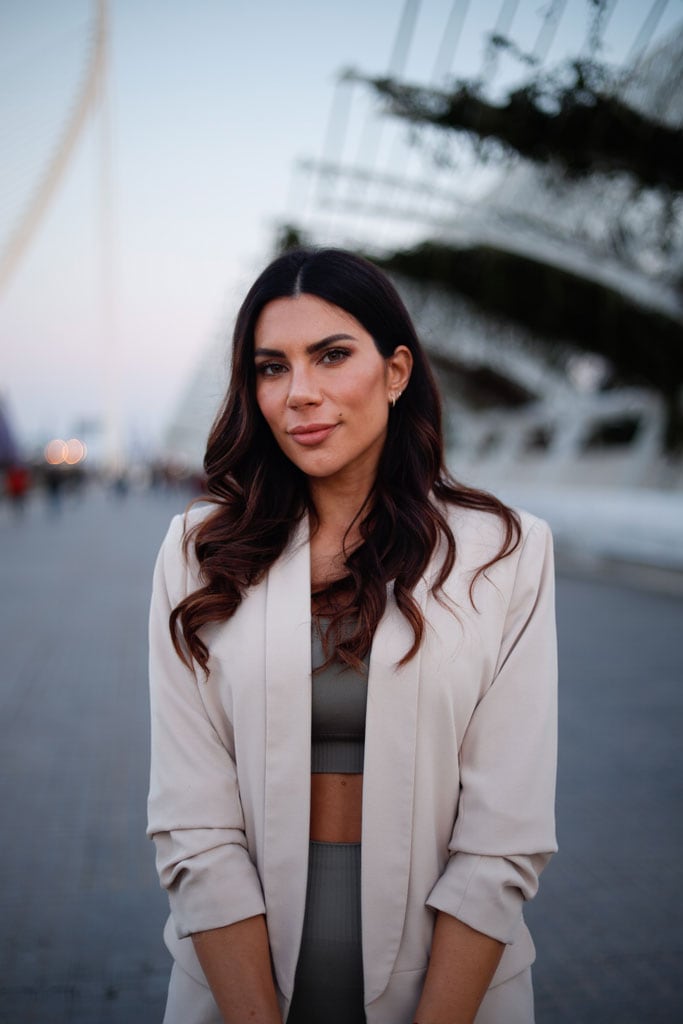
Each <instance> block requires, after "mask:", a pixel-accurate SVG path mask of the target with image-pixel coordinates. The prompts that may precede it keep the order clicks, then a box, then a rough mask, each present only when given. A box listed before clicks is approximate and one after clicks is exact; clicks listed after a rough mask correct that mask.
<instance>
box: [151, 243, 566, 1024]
mask: <svg viewBox="0 0 683 1024" xmlns="http://www.w3.org/2000/svg"><path fill="white" fill-rule="evenodd" d="M205 467H206V471H207V475H208V490H209V494H210V501H211V503H212V504H211V505H209V506H208V507H204V508H202V509H200V510H195V511H193V512H191V513H190V514H189V515H188V516H187V517H185V518H183V517H176V519H175V520H174V522H173V524H172V525H171V528H170V530H169V533H168V536H167V538H166V540H165V541H164V544H163V546H162V550H161V553H160V556H159V560H158V563H157V568H156V573H155V583H154V594H153V600H152V612H151V694H152V781H151V790H150V798H149V833H150V835H152V836H153V838H154V840H155V843H156V846H157V866H158V869H159V873H160V878H161V883H162V885H163V886H165V887H166V888H167V890H168V893H169V899H170V904H171V918H170V919H169V922H168V924H167V927H166V930H165V939H166V942H167V945H168V947H169V949H170V950H171V952H172V954H173V956H174V958H175V964H174V967H173V972H172V976H171V983H170V987H169V998H168V1004H167V1010H166V1017H165V1021H166V1024H195V1022H196V1024H209V1022H211V1024H213V1022H220V1021H225V1022H233V1021H234V1022H238V1024H243V1022H244V1021H247V1020H248V1021H255V1022H259V1024H271V1022H280V1021H283V1020H287V1021H288V1024H315V1022H318V1021H320V1022H321V1024H335V1022H337V1021H340V1022H341V1021H343V1022H344V1024H356V1022H359V1024H360V1022H363V1021H366V1020H367V1022H368V1024H411V1022H413V1021H418V1022H419V1024H441V1022H444V1024H445V1022H449V1024H453V1022H458V1024H460V1022H470V1021H474V1020H475V1019H476V1024H522V1022H523V1024H528V1022H530V1021H532V1020H533V997H532V991H531V980H530V970H529V968H530V964H531V962H532V960H533V958H534V949H533V943H532V942H531V939H530V936H529V933H528V931H527V929H526V926H525V924H524V922H523V919H522V903H523V901H524V900H525V899H529V898H531V897H532V896H533V895H534V893H535V892H536V888H537V884H538V875H539V873H540V871H541V869H542V868H543V866H544V865H545V863H546V861H547V860H548V858H549V856H550V854H551V853H552V852H553V851H554V850H555V836H554V823H553V800H554V776H555V675H556V663H555V637H554V618H553V576H552V556H551V547H550V538H549V532H548V530H547V527H546V526H545V524H544V523H542V522H540V521H539V520H536V519H534V518H533V517H531V516H529V515H527V514H526V513H519V514H518V513H515V512H513V511H512V510H510V509H508V508H507V507H505V506H504V505H503V504H502V503H501V502H499V501H498V500H497V499H495V498H494V497H492V496H491V495H488V494H485V493H483V492H480V491H476V490H473V489H470V488H467V487H464V486H462V485H460V484H458V483H457V482H455V481H454V480H453V479H452V478H451V477H449V475H448V474H447V472H446V470H445V468H444V465H443V445H442V436H441V424H440V404H439V398H438V394H437V390H436V387H435V384H434V381H433V378H432V375H431V372H430V369H429V367H428V365H427V362H426V360H425V356H424V354H423V352H422V349H421V347H420V344H419V342H418V340H417V337H416V335H415V331H414V328H413V326H412V323H411V321H410V318H409V316H408V314H407V312H406V310H405V308H404V306H403V304H402V302H401V300H400V298H399V297H398V295H397V294H396V292H395V290H394V288H393V286H392V285H391V284H390V282H389V281H388V280H387V279H386V278H385V277H384V275H383V274H382V273H380V271H378V270H377V269H376V268H375V267H374V266H372V265H371V264H370V263H368V262H366V261H365V260H362V259H359V258H357V257H355V256H353V255H351V254H349V253H345V252H342V251H340V250H320V251H315V250H297V251H294V252H290V253H287V254H286V255H284V256H281V257H279V258H278V259H276V260H275V261H274V262H273V263H272V264H271V265H270V266H269V267H268V268H267V269H266V270H265V271H264V272H263V273H262V274H261V276H260V277H259V278H258V280H257V281H256V282H255V284H254V285H253V287H252V288H251V290H250V292H249V294H248V295H247V297H246V299H245V301H244V304H243V306H242V308H241V310H240V313H239V315H238V318H237V323H236V328H235V336H234V348H233V360H232V372H231V382H230V386H229V390H228V394H227V397H226V401H225V404H224V407H223V409H222V411H221V412H220V413H219V415H218V417H217V419H216V422H215V424H214V427H213V429H212V431H211V435H210V438H209V443H208V448H207V453H206V459H205ZM361 950H362V953H361Z"/></svg>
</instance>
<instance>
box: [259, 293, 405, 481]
mask: <svg viewBox="0 0 683 1024" xmlns="http://www.w3.org/2000/svg"><path fill="white" fill-rule="evenodd" d="M254 360H255V366H256V400H257V402H258V406H259V408H260V410H261V412H262V413H263V416H264V418H265V420H266V422H267V423H268V426H269V427H270V429H271V431H272V432H273V436H274V438H275V440H276V441H277V443H278V445H279V446H280V448H281V449H282V451H283V452H284V454H285V455H286V456H287V458H288V459H290V460H291V461H292V462H293V463H294V465H295V466H298V467H299V469H300V470H301V471H302V472H303V473H305V474H306V475H307V476H308V477H311V478H314V479H316V480H318V481H321V482H322V481H323V480H325V481H335V482H344V483H349V484H351V485H352V486H357V487H359V488H362V489H364V490H365V491H366V492H367V489H369V487H370V486H371V484H372V482H373V481H374V478H375V475H376V472H377V465H378V462H379V457H380V454H381V451H382V447H383V445H384V441H385V438H386V433H387V422H388V417H389V404H390V401H391V398H392V396H393V395H397V394H398V392H399V391H402V390H403V389H404V388H405V386H406V384H407V382H408V378H409V376H410V367H411V365H412V357H411V355H410V351H409V349H407V348H406V347H405V346H399V347H398V348H397V349H396V350H395V352H394V353H393V355H391V356H390V357H389V358H388V359H385V358H384V357H383V356H382V355H381V354H380V352H379V351H378V349H377V347H376V345H375V343H374V341H373V339H372V337H371V336H370V335H369V334H368V332H367V331H366V330H365V329H364V328H363V327H362V326H361V324H360V323H359V322H358V321H357V320H356V319H355V318H354V317H352V316H351V315H350V314H349V313H346V312H345V311H344V310H343V309H340V308H339V307H338V306H334V305H332V304H330V303H328V302H325V301H324V300H323V299H319V298H317V297H316V296H314V295H299V296H297V297H295V298H283V299H274V300H273V301H272V302H269V303H268V304H267V305H266V306H264V308H263V310H262V311H261V314H260V316H259V318H258V320H257V322H256V329H255V331H254Z"/></svg>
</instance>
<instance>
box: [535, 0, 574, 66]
mask: <svg viewBox="0 0 683 1024" xmlns="http://www.w3.org/2000/svg"><path fill="white" fill-rule="evenodd" d="M566 7H567V0H552V3H551V4H550V5H549V6H548V9H547V11H546V13H545V17H544V18H543V22H542V23H541V27H540V29H539V32H538V35H537V36H536V42H535V43H534V45H533V48H532V50H531V58H532V60H533V61H534V63H535V64H543V63H544V61H545V60H546V58H547V56H548V54H549V53H550V47H551V46H552V45H553V42H554V41H555V36H556V35H557V30H558V28H559V27H560V20H561V18H562V15H563V14H564V12H565V9H566Z"/></svg>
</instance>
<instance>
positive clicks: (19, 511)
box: [5, 463, 31, 518]
mask: <svg viewBox="0 0 683 1024" xmlns="http://www.w3.org/2000/svg"><path fill="white" fill-rule="evenodd" d="M30 484H31V477H30V474H29V471H28V469H27V467H26V466H24V465H21V464H20V463H13V464H12V465H11V466H9V468H8V469H7V470H6V472H5V491H6V493H7V497H8V498H9V501H10V505H11V506H12V509H13V510H14V513H15V515H16V516H17V517H18V518H21V517H22V516H23V515H24V511H25V508H26V496H27V495H28V491H29V487H30Z"/></svg>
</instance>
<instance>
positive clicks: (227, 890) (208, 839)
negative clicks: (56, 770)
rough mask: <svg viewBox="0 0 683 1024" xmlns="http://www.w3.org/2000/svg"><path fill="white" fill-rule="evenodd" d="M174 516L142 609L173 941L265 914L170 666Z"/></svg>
mask: <svg viewBox="0 0 683 1024" xmlns="http://www.w3.org/2000/svg"><path fill="white" fill-rule="evenodd" d="M182 537H183V517H181V516H177V517H176V518H175V519H174V520H173V523H172V524H171V527H170V529H169V532H168V535H167V537H166V539H165V541H164V543H163V545H162V548H161V551H160V553H159V557H158V559H157V564H156V568H155V572H154V585H153V590H152V603H151V610H150V630H149V641H150V663H149V672H150V705H151V772H150V790H149V799H148V828H147V833H148V835H149V836H151V837H152V838H153V839H154V842H155V846H156V854H157V856H156V860H157V870H158V873H159V879H160V882H161V885H162V886H163V887H164V888H165V889H167V891H168V895H169V902H170V905H171V912H172V915H173V920H174V924H175V927H176V931H177V933H178V935H179V936H181V937H182V936H185V935H189V934H192V933H193V932H197V931H203V930H205V929H208V928H216V927H221V926H223V925H227V924H233V923H234V922H235V921H239V920H243V919H245V918H247V917H252V916H254V915H256V914H262V913H264V912H265V905H264V901H263V893H262V889H261V883H260V880H259V877H258V873H257V871H256V867H255V865H254V862H253V860H252V858H251V856H250V852H249V850H248V847H247V841H246V837H245V831H244V817H243V813H242V806H241V801H240V795H239V787H238V782H237V772H236V768H235V762H234V759H233V757H232V756H231V752H230V751H229V749H228V747H227V746H226V745H225V743H224V742H223V740H222V739H221V737H220V736H219V734H218V732H217V730H216V728H215V727H214V725H213V723H212V722H211V720H210V718H209V715H208V714H207V711H206V708H205V706H204V703H203V701H202V698H201V693H200V687H201V686H203V685H206V683H205V681H204V679H203V678H202V679H198V678H197V677H196V676H195V673H194V672H193V671H191V670H190V669H189V668H188V667H187V666H186V665H184V664H183V662H182V661H181V660H180V658H179V657H178V655H177V653H176V651H175V649H174V647H173V643H172V641H171V636H170V632H169V625H168V623H169V615H170V612H171V610H172V608H173V607H175V605H176V604H177V603H178V601H180V600H181V599H182V597H184V595H185V593H187V566H186V565H185V559H184V556H183V553H182Z"/></svg>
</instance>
